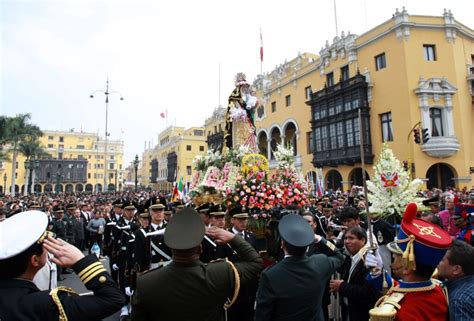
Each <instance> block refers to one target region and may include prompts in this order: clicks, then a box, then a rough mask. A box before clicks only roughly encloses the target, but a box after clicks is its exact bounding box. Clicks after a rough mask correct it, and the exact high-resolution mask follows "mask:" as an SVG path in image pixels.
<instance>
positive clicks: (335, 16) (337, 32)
mask: <svg viewBox="0 0 474 321" xmlns="http://www.w3.org/2000/svg"><path fill="white" fill-rule="evenodd" d="M334 22H335V24H336V36H337V35H339V31H338V30H337V10H336V0H334Z"/></svg>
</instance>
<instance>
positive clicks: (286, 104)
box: [285, 95, 291, 107]
mask: <svg viewBox="0 0 474 321" xmlns="http://www.w3.org/2000/svg"><path fill="white" fill-rule="evenodd" d="M285 106H286V107H288V106H291V95H288V96H286V97H285Z"/></svg>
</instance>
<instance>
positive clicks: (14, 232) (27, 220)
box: [0, 211, 48, 260]
mask: <svg viewBox="0 0 474 321" xmlns="http://www.w3.org/2000/svg"><path fill="white" fill-rule="evenodd" d="M47 225H48V217H47V216H46V214H45V213H43V212H41V211H26V212H21V213H18V214H15V215H13V216H12V217H10V218H7V219H6V220H4V221H3V222H0V260H6V259H9V258H11V257H14V256H15V255H18V254H20V253H21V252H23V251H25V250H26V249H28V248H29V247H30V246H32V245H33V244H34V243H35V242H42V241H43V239H44V237H45V231H46V227H47Z"/></svg>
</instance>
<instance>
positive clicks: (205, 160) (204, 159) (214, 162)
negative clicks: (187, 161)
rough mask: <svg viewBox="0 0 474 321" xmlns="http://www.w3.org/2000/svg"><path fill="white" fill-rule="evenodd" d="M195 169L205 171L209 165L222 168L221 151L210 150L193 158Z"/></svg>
mask: <svg viewBox="0 0 474 321" xmlns="http://www.w3.org/2000/svg"><path fill="white" fill-rule="evenodd" d="M193 164H194V169H195V170H196V171H199V172H204V171H206V170H207V168H208V167H209V166H215V167H217V168H219V169H222V155H221V153H220V152H219V151H216V152H213V151H208V152H207V154H206V155H196V157H194V159H193Z"/></svg>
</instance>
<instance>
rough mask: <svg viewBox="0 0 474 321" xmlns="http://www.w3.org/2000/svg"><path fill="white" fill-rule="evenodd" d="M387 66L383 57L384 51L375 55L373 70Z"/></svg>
mask: <svg viewBox="0 0 474 321" xmlns="http://www.w3.org/2000/svg"><path fill="white" fill-rule="evenodd" d="M386 67H387V61H386V59H385V52H384V53H382V54H380V55H378V56H375V70H380V69H384V68H386Z"/></svg>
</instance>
